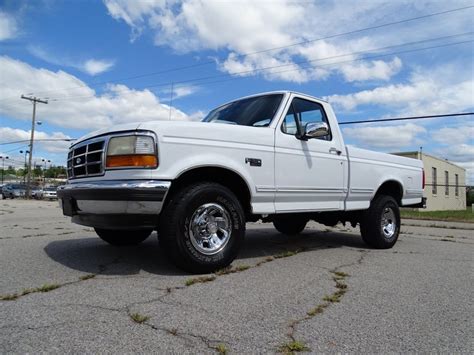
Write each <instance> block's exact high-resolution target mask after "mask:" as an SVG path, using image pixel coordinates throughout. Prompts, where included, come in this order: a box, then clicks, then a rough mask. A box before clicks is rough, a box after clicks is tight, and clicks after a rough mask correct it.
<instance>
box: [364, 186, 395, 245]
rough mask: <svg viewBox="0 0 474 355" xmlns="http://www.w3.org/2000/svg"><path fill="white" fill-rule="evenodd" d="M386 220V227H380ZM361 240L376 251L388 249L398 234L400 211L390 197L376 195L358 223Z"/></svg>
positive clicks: (393, 243)
mask: <svg viewBox="0 0 474 355" xmlns="http://www.w3.org/2000/svg"><path fill="white" fill-rule="evenodd" d="M384 219H386V222H387V223H386V226H385V227H384V226H383V225H382V222H383V220H384ZM360 233H361V235H362V239H363V240H364V242H365V243H366V244H368V245H369V246H371V247H373V248H376V249H389V248H391V247H393V246H394V245H395V243H396V242H397V239H398V235H399V234H400V209H399V207H398V204H397V201H395V199H394V198H393V197H392V196H387V195H377V196H375V198H374V199H373V200H372V202H371V204H370V207H369V209H368V210H367V211H365V212H364V214H363V216H362V219H361V222H360Z"/></svg>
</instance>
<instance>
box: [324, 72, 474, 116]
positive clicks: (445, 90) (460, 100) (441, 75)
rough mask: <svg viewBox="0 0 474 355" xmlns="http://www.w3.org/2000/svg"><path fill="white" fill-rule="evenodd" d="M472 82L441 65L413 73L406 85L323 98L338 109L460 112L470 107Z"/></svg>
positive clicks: (426, 112)
mask: <svg viewBox="0 0 474 355" xmlns="http://www.w3.org/2000/svg"><path fill="white" fill-rule="evenodd" d="M473 88H474V80H473V78H472V77H469V76H468V77H467V78H466V77H465V76H460V75H459V68H457V69H454V68H453V65H447V64H445V65H443V66H442V67H439V68H431V70H429V71H428V70H416V71H415V72H413V73H412V75H411V77H410V78H409V80H408V82H407V83H404V84H391V85H386V86H379V87H377V88H375V89H372V90H363V91H359V92H356V93H352V94H347V95H331V96H328V97H326V99H327V100H328V101H329V102H330V103H331V104H333V105H334V106H335V108H336V109H339V110H347V111H350V110H354V109H356V108H358V107H359V106H365V105H373V106H382V107H387V108H390V109H392V110H396V111H397V112H399V113H409V114H413V115H416V114H419V113H420V114H423V115H427V114H441V113H446V112H451V111H453V112H460V111H463V110H465V109H468V108H471V107H473V104H474V103H473V100H472V98H473Z"/></svg>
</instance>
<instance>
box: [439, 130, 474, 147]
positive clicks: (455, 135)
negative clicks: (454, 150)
mask: <svg viewBox="0 0 474 355" xmlns="http://www.w3.org/2000/svg"><path fill="white" fill-rule="evenodd" d="M432 137H433V139H434V140H435V141H436V142H439V143H442V144H446V145H452V144H458V143H467V142H471V143H474V126H473V125H470V126H469V125H464V126H459V127H442V128H439V129H436V130H435V131H434V132H433V133H432Z"/></svg>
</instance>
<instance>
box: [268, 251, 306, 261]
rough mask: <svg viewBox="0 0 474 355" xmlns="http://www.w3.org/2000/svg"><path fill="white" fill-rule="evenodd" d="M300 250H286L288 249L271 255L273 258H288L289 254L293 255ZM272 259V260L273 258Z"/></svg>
mask: <svg viewBox="0 0 474 355" xmlns="http://www.w3.org/2000/svg"><path fill="white" fill-rule="evenodd" d="M299 252H300V251H299V250H298V249H297V250H293V251H292V250H288V251H285V252H283V253H280V254H277V255H275V256H273V259H282V258H288V257H290V256H294V255H296V254H298V253H299ZM273 259H272V260H273Z"/></svg>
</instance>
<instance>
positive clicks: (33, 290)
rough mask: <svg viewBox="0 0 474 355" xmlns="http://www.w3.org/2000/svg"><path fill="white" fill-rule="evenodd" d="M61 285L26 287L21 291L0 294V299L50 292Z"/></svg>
mask: <svg viewBox="0 0 474 355" xmlns="http://www.w3.org/2000/svg"><path fill="white" fill-rule="evenodd" d="M60 287H61V285H58V284H44V285H43V286H40V287H36V288H25V289H24V290H23V291H21V292H20V293H10V294H6V295H3V296H0V301H14V300H16V299H18V298H19V297H21V296H26V295H29V294H30V293H36V292H49V291H53V290H55V289H57V288H60Z"/></svg>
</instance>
